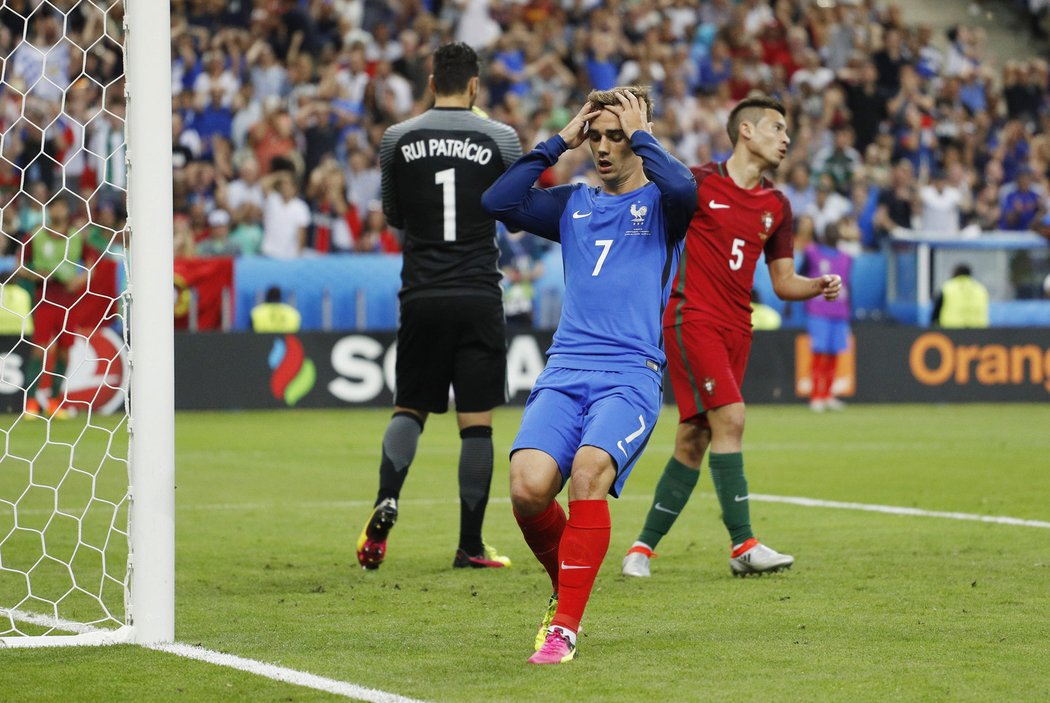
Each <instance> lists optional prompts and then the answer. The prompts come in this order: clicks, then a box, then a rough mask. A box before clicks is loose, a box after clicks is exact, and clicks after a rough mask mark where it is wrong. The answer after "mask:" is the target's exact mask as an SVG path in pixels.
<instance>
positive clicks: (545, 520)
mask: <svg viewBox="0 0 1050 703" xmlns="http://www.w3.org/2000/svg"><path fill="white" fill-rule="evenodd" d="M514 519H515V520H517V521H518V527H520V528H521V534H522V536H524V537H525V544H527V545H529V548H530V549H531V550H532V553H533V554H535V555H536V558H537V559H538V560H539V562H540V563H541V564H543V568H544V569H546V570H547V575H548V576H550V577H551V587H552V588H551V590H552V591H553V592H554V593H557V592H558V544H559V543H560V542H561V536H562V533H563V532H565V511H564V510H562V509H561V505H560V504H559V503H558V501H556V500H552V501H551V504H550V505H548V506H547V509H546V510H544V511H543V512H542V513H540V514H539V515H537V516H535V517H528V518H527V517H522V516H521V515H518V511H516V510H515V511H514Z"/></svg>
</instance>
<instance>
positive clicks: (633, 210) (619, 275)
mask: <svg viewBox="0 0 1050 703" xmlns="http://www.w3.org/2000/svg"><path fill="white" fill-rule="evenodd" d="M631 148H632V149H633V150H634V151H635V153H637V154H638V155H639V156H641V157H642V162H643V167H644V169H645V174H646V176H647V177H648V178H649V180H650V182H649V183H647V184H645V185H644V186H642V187H641V188H638V189H637V190H634V191H631V192H630V193H622V194H619V195H611V194H609V193H606V192H605V191H604V190H602V189H601V188H590V187H587V186H584V185H581V184H576V185H568V186H557V187H555V188H547V189H541V188H533V187H531V186H532V184H533V183H535V181H536V178H537V177H538V176H539V175H540V173H542V172H543V170H544V169H546V168H547V167H549V166H551V165H553V164H554V163H555V162H557V160H558V157H559V156H560V155H561V154H562V153H563V152H564V151H565V150H566V144H565V141H564V140H563V139H562V138H561V137H560V136H554V137H552V138H551V139H548V140H547V141H546V142H543V143H542V144H539V145H538V146H537V147H536V148H535V149H533V150H532V151H530V152H529V153H528V154H526V155H525V156H523V157H521V158H520V159H519V160H518V161H516V162H515V163H514V164H513V165H512V166H511V167H510V168H509V169H508V170H507V171H505V172H504V174H503V175H502V176H500V178H499V179H498V180H497V181H496V182H495V183H494V184H493V185H492V186H491V187H490V188H489V189H488V190H487V191H486V192H485V195H484V196H483V197H482V205H483V206H484V207H485V209H486V210H488V212H489V213H491V214H492V215H493V216H494V217H496V218H497V219H499V220H501V221H503V222H504V223H506V224H507V226H508V227H511V228H513V229H523V230H526V231H528V232H532V233H533V234H538V235H540V236H542V237H546V238H547V239H551V240H554V241H560V242H561V245H562V261H563V262H564V266H565V297H564V299H563V301H562V311H561V320H560V321H559V323H558V330H557V332H555V334H554V343H553V344H552V345H551V347H550V349H549V350H548V352H547V353H548V354H549V355H550V360H549V362H548V366H550V367H560V368H568V369H590V370H599V371H622V370H629V369H632V368H648V369H649V370H650V371H651V372H652V373H654V374H661V373H662V371H663V367H664V363H665V358H664V353H663V348H662V346H663V345H662V341H663V340H662V333H663V330H662V324H661V317H662V314H663V309H664V306H665V305H666V303H667V297H668V294H669V293H670V283H671V279H672V276H673V272H674V271H676V270H677V268H678V258H679V256H680V254H681V242H682V238H683V237H684V236H685V232H686V229H687V227H688V224H689V220H690V218H691V217H692V215H693V211H694V210H695V209H696V181H695V180H694V179H693V176H692V174H691V173H690V171H689V169H688V168H686V167H685V166H684V165H683V164H682V163H681V162H679V161H678V160H676V159H675V158H674V157H673V156H671V155H670V154H669V153H668V152H667V151H666V150H665V149H664V148H663V147H662V146H661V145H660V143H659V142H658V141H657V140H656V139H655V138H654V137H653V136H652V135H650V134H648V133H647V132H643V131H641V130H639V131H636V132H635V133H634V134H633V135H631Z"/></svg>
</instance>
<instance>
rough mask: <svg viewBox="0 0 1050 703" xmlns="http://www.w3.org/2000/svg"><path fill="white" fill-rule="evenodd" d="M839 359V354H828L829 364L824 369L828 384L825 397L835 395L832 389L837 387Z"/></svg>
mask: <svg viewBox="0 0 1050 703" xmlns="http://www.w3.org/2000/svg"><path fill="white" fill-rule="evenodd" d="M838 361H839V357H838V355H837V354H828V361H827V366H826V367H825V369H824V378H825V379H826V382H827V384H828V385H827V391H826V395H825V396H824V397H825V398H830V397H831V396H833V395H835V394H834V393H832V392H831V391H832V389H833V388H834V387H835V367H836V366H838Z"/></svg>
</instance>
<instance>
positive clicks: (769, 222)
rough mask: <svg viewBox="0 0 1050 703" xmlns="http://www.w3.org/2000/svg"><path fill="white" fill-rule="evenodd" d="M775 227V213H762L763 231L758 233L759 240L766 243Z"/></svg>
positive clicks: (767, 211) (764, 211)
mask: <svg viewBox="0 0 1050 703" xmlns="http://www.w3.org/2000/svg"><path fill="white" fill-rule="evenodd" d="M772 227H773V213H771V212H770V211H769V210H763V211H762V231H761V232H759V233H758V236H759V238H760V239H761V240H762V241H763V242H764V241H766V240H767V239H769V230H770V229H771V228H772Z"/></svg>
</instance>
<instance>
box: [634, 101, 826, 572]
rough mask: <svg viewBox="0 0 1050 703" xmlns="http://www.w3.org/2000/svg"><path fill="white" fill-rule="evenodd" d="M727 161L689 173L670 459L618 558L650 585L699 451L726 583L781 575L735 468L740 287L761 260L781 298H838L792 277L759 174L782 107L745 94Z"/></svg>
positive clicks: (673, 332)
mask: <svg viewBox="0 0 1050 703" xmlns="http://www.w3.org/2000/svg"><path fill="white" fill-rule="evenodd" d="M728 131H729V137H730V139H731V140H732V142H733V154H732V155H731V156H730V157H729V159H728V160H727V161H725V162H724V163H714V162H712V163H709V164H706V165H704V166H702V167H700V168H694V169H692V172H693V175H694V177H695V178H696V184H697V201H698V203H699V205H698V207H697V210H696V213H695V214H694V215H693V218H692V221H691V222H690V223H689V232H688V234H687V235H686V240H685V241H686V245H685V256H683V257H682V263H681V265H680V267H679V270H678V276H677V278H676V280H675V284H674V287H673V288H672V290H671V297H670V300H669V301H668V303H667V308H666V310H665V312H664V345H665V350H666V353H667V365H668V371H669V374H670V378H671V385H672V387H673V388H674V394H675V399H676V401H677V403H678V413H679V425H678V430H677V433H676V435H675V447H674V455H673V456H672V457H671V459H670V460H669V461H668V462H667V466H666V467H665V468H664V473H663V476H661V478H660V481H659V483H658V484H657V486H656V494H655V496H654V498H653V505H652V507H651V508H650V510H649V514H648V516H647V518H646V521H645V526H644V528H643V529H642V532H641V535H639V537H638V540H637V541H636V542H635V543H634V544H633V545H632V546H631V548H630V550H629V551H628V553H627V555H626V556H625V557H624V560H623V567H622V570H623V573H624V574H625V575H627V576H649V575H650V570H649V561H650V558H651V557H652V556H653V549H654V548H655V547H656V545H657V543H658V542H659V541H660V538H661V537H663V536H664V535H665V534H667V532H668V530H670V529H671V525H673V524H674V521H675V518H677V517H678V515H679V514H680V513H681V512H682V509H683V508H684V507H685V504H686V502H687V501H688V500H689V496H690V494H691V493H692V491H693V487H694V486H695V485H696V482H697V479H698V477H699V475H700V465H701V461H702V460H703V457H704V454H705V453H706V452H707V451H708V449H710V467H711V478H712V480H713V482H714V486H715V492H716V494H717V495H718V501H719V503H720V504H721V507H722V521H723V522H724V523H725V526H726V529H727V530H728V531H729V535H730V540H731V544H732V551H731V553H730V559H729V566H730V568H731V570H732V572H733V574H734V575H737V576H745V575H748V574H761V573H765V572H771V571H780V570H781V569H785V568H789V567H790V566H791V565H792V564H793V563H794V561H795V560H794V558H793V557H791V556H789V555H787V554H780V553H778V552H776V551H774V550H773V549H770V548H769V547H767V546H765V545H764V544H762V543H761V542H759V541H758V540H757V539H755V536H754V533H753V532H752V531H751V514H750V509H749V495H748V488H747V479H746V478H745V477H744V459H743V455H742V453H741V449H742V440H743V434H744V399H743V396H742V395H741V393H740V387H741V385H742V383H743V381H744V371H745V369H746V368H747V360H748V355H749V354H750V351H751V304H750V303H751V289H752V287H753V285H754V277H755V266H756V264H757V263H758V258H759V256H760V255H761V254H762V253H763V252H764V253H765V256H766V263H767V264H768V266H769V273H770V276H771V278H772V281H773V289H774V290H775V291H776V294H777V295H778V296H779V297H780V298H782V299H784V300H808V299H809V298H813V297H816V296H818V295H823V296H824V298H826V299H828V300H834V299H835V298H836V297H838V294H839V291H840V288H841V281H840V280H839V277H838V276H833V275H826V276H821V277H820V278H806V277H805V276H800V275H798V274H797V273H796V272H795V266H794V258H793V256H794V241H793V240H794V230H793V227H792V216H791V206H790V204H789V203H788V200H787V198H786V197H785V196H784V194H783V193H781V192H780V191H779V190H777V189H775V188H774V187H773V184H772V183H770V181H769V180H767V179H766V178H764V177H763V174H764V173H765V172H767V171H771V170H774V169H776V168H777V166H779V165H780V162H781V161H782V160H783V159H784V156H785V155H786V154H787V148H788V144H790V143H791V140H790V138H789V137H788V133H787V122H786V120H785V119H784V107H783V106H782V105H781V104H780V103H779V102H777V101H776V100H772V99H770V98H766V97H751V98H747V99H746V100H743V101H741V102H740V103H738V104H737V106H736V107H735V108H733V111H732V112H731V113H730V115H729V124H728Z"/></svg>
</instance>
